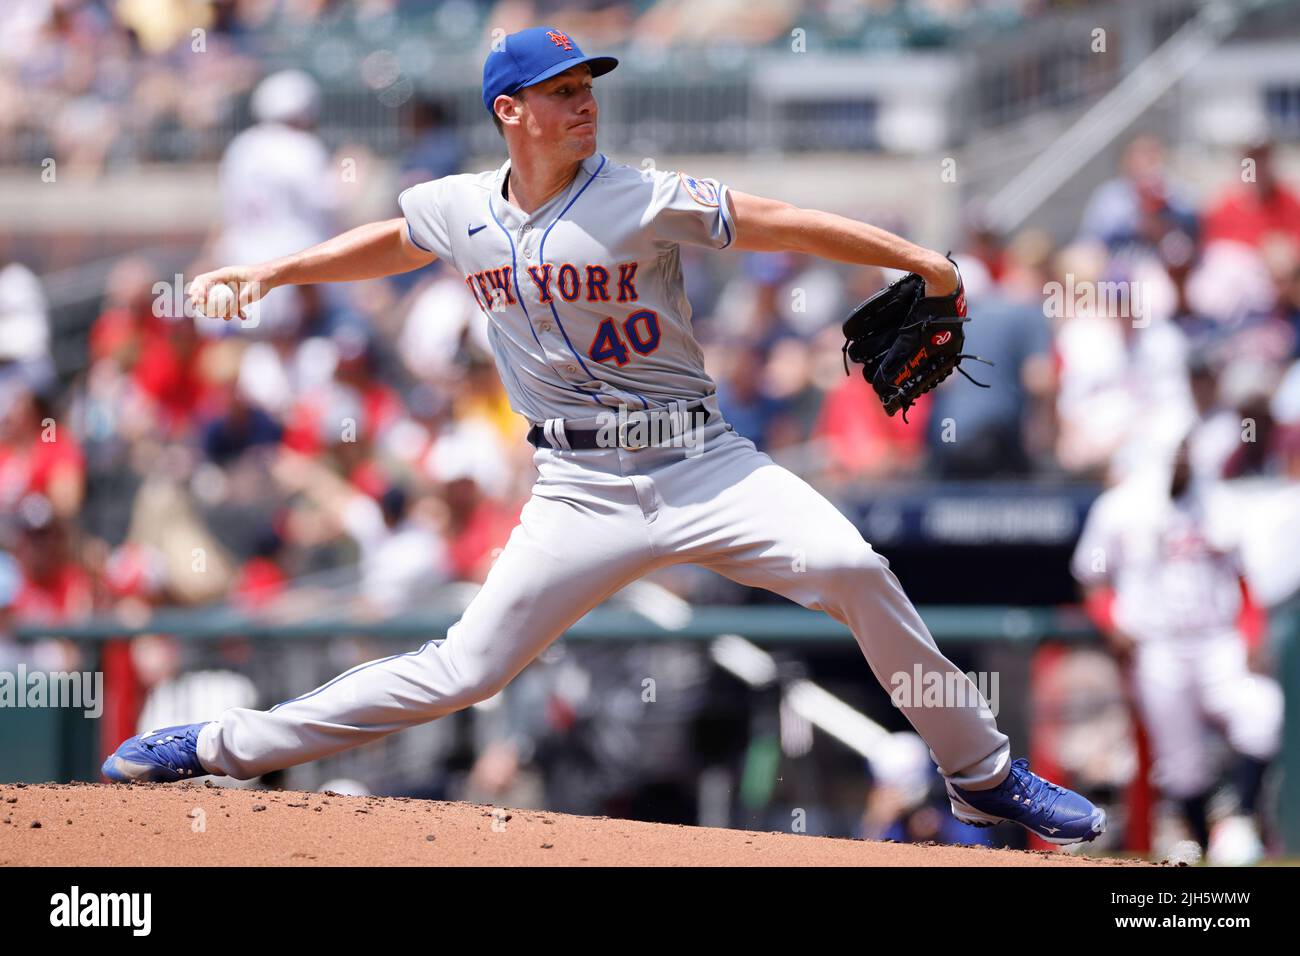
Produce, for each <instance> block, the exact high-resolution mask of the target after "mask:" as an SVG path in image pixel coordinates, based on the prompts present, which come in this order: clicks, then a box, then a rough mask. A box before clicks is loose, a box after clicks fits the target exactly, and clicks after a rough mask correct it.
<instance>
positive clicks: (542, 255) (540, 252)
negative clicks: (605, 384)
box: [537, 153, 650, 408]
mask: <svg viewBox="0 0 1300 956" xmlns="http://www.w3.org/2000/svg"><path fill="white" fill-rule="evenodd" d="M604 168H605V154H604V153H601V154H600V165H599V166H597V167H596V171H595V172H594V173H592V174H591V178H590V179H588V180H587V181H586V182H585V183H583V184H582V188H581V189H579V190H578V192H577V194H576V195H575V196H574V197H573V198H572V199H570V200H569V202H568V205H566V206H565V207H564V208H563V209H561V210H560V214H559V215H558V216H556V217H555V218H554V219H552V220H551V224H550V225H549V226H547V227H546V231H545V232H543V233H542V242H541V245H539V246H538V247H537V258H538V259H540V260H541V261H542V263H543V264H545V263H546V237H547V236H549V235H550V234H551V230H552V229H554V228H555V224H556V223H557V222H559V221H560V220H561V219H563V218H564V214H565V213H566V212H568V211H569V209H570V207H571V206H572V205H573V204H574V203H575V202H577V201H578V200H579V199H580V198H582V194H583V193H585V192H586V191H587V187H588V186H590V185H591V184H592V183H594V182H595V181H596V177H597V176H599V175H600V171H601V170H602V169H604ZM550 306H551V315H553V316H555V324H556V325H558V326H559V327H560V334H561V335H563V336H564V343H565V344H566V345H567V346H568V347H569V351H570V352H572V353H573V357H574V358H576V359H577V360H578V364H579V365H581V366H582V370H583V371H584V372H586V373H587V377H588V378H598V376H596V375H592V374H591V369H589V368H587V363H586V362H584V361H583V360H582V356H581V355H579V354H578V350H577V349H575V348H574V347H573V343H572V342H570V341H569V333H568V332H567V331H566V330H565V328H564V323H563V322H561V321H560V313H559V310H558V309H556V308H555V298H554V297H552V298H551V302H550ZM627 391H629V392H631V393H632V394H633V395H635V396H636V397H637V398H639V399H641V407H642V408H649V407H650V403H649V402H648V401H646V397H645V396H644V395H642V394H641V393H640V392H638V391H635V390H634V389H631V388H629V389H627Z"/></svg>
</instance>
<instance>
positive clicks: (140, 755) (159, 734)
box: [101, 724, 211, 783]
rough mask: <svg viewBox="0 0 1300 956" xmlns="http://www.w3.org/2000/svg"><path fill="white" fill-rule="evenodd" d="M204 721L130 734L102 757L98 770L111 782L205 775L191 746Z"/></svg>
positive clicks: (196, 742)
mask: <svg viewBox="0 0 1300 956" xmlns="http://www.w3.org/2000/svg"><path fill="white" fill-rule="evenodd" d="M203 727H204V724H181V725H180V726H179V727H164V728H163V729H162V730H151V731H149V733H147V734H140V735H139V736H138V737H131V738H130V739H128V740H126V741H124V742H123V744H122V746H120V747H118V748H117V750H116V751H114V752H113V753H112V754H110V755H109V757H108V759H107V760H105V761H104V766H103V768H102V770H101V772H102V773H103V774H104V776H105V777H107V778H108V779H109V780H111V781H112V782H113V783H143V782H152V783H174V782H175V781H177V780H191V779H193V778H194V777H203V776H206V775H207V774H208V773H210V772H211V771H208V770H205V769H203V765H202V764H201V763H199V755H198V753H197V751H196V750H195V748H196V747H197V746H198V742H199V731H200V730H201V729H202V728H203Z"/></svg>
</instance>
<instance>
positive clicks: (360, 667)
mask: <svg viewBox="0 0 1300 956" xmlns="http://www.w3.org/2000/svg"><path fill="white" fill-rule="evenodd" d="M432 643H434V642H433V641H431V640H430V641H425V642H424V643H423V644H421V645H420V646H419V647H418V648H417V649H416V650H413V651H406V652H405V653H404V654H394V655H393V656H392V657H381V658H380V659H379V660H377V661H370V662H369V663H368V664H359V665H358V666H356V667H354V668H352V670H350V671H345V672H343V673H342V674H340V675H339V676H338V677H335V678H334V679H333V680H330V681H327V682H326V683H324V684H321V685H320V686H319V687H317V688H316V689H315V690H314V691H312V692H311V693H309V694H303V695H302V696H301V697H292V698H290V699H289V700H282V701H280V703H278V704H276V705H275V707H272V708H271V709H270V710H269V711H267V713H274V712H275V710H276V708H278V707H283V706H284V705H285V704H294V703H297V702H298V701H300V700H307V699H308V698H310V697H315V696H316V695H317V694H319V693H321V692H322V691H326V690H329V688H331V687H333V686H334V685H335V684H337V683H338V682H339V681H341V680H343V678H345V677H351V676H352V675H353V674H359V673H360V672H361V671H363V670H365V669H366V668H367V667H374V666H375V665H376V664H387V663H388V662H389V661H395V660H397V659H398V658H399V657H415V656H416V655H417V654H423V653H424V649H425V648H426V647H428V646H429V645H430V644H432Z"/></svg>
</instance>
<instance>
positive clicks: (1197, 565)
mask: <svg viewBox="0 0 1300 956" xmlns="http://www.w3.org/2000/svg"><path fill="white" fill-rule="evenodd" d="M1237 525H1238V522H1237V521H1236V514H1235V511H1234V509H1233V506H1232V503H1231V500H1230V499H1229V498H1227V497H1226V496H1225V495H1224V494H1223V491H1222V489H1221V488H1217V487H1215V486H1213V485H1211V484H1209V483H1202V482H1199V481H1194V482H1193V484H1192V486H1191V490H1190V491H1189V493H1188V494H1186V495H1185V496H1184V497H1183V498H1181V499H1177V500H1175V499H1173V498H1172V497H1171V496H1170V494H1169V479H1168V473H1167V472H1166V473H1164V474H1152V475H1146V476H1142V477H1135V478H1133V479H1131V480H1130V481H1127V482H1125V483H1122V484H1120V485H1117V486H1115V487H1114V488H1111V489H1110V490H1108V491H1106V492H1105V493H1104V494H1102V495H1101V497H1099V498H1098V499H1097V501H1096V502H1095V503H1094V504H1093V506H1092V510H1091V511H1090V512H1089V514H1088V520H1087V522H1086V523H1085V526H1084V530H1083V534H1082V535H1081V537H1080V539H1079V543H1078V546H1077V548H1076V550H1075V553H1074V559H1073V562H1072V567H1073V571H1074V575H1075V577H1076V578H1077V579H1078V580H1079V581H1081V582H1082V583H1084V584H1085V585H1089V586H1098V585H1107V584H1108V585H1110V586H1111V587H1113V588H1114V591H1115V603H1114V611H1113V613H1114V621H1115V626H1116V627H1118V628H1119V629H1120V630H1122V631H1123V632H1124V633H1126V634H1128V635H1130V636H1131V637H1132V638H1133V640H1134V642H1135V643H1136V645H1137V646H1136V650H1135V659H1134V668H1133V683H1134V691H1135V694H1136V697H1137V701H1138V708H1139V710H1140V712H1141V714H1142V720H1143V723H1144V725H1145V726H1146V728H1147V732H1148V735H1149V736H1150V739H1151V749H1152V753H1153V766H1152V775H1153V778H1154V780H1153V782H1154V783H1155V784H1156V786H1158V787H1159V788H1160V789H1161V790H1162V791H1163V792H1165V793H1167V794H1168V795H1170V796H1171V797H1175V798H1186V797H1195V796H1199V795H1200V794H1203V793H1204V792H1205V791H1206V790H1207V789H1209V787H1210V786H1211V785H1212V784H1213V783H1214V780H1215V773H1214V768H1213V767H1212V766H1211V760H1210V756H1209V753H1208V751H1207V747H1206V732H1207V726H1206V723H1207V721H1208V722H1209V723H1212V724H1214V725H1217V726H1218V727H1219V728H1220V729H1221V730H1222V731H1223V732H1224V734H1225V736H1226V737H1227V740H1228V743H1229V745H1230V746H1231V747H1232V748H1233V749H1234V750H1235V751H1237V752H1238V753H1240V754H1244V755H1246V756H1249V757H1254V758H1256V759H1258V760H1268V759H1271V758H1272V757H1273V756H1274V755H1275V754H1276V753H1277V751H1278V748H1279V746H1280V744H1281V733H1282V691H1281V689H1280V688H1279V687H1278V685H1277V683H1276V682H1275V681H1273V680H1272V679H1271V678H1269V677H1267V676H1264V675H1261V674H1254V673H1252V672H1251V671H1250V670H1249V668H1248V667H1247V665H1246V646H1245V643H1244V641H1243V639H1242V636H1241V634H1240V633H1239V632H1238V630H1237V616H1238V614H1239V613H1240V611H1241V601H1242V598H1241V588H1240V584H1239V578H1240V575H1241V565H1240V560H1239V556H1238V546H1237V534H1236V531H1235V528H1236V527H1237Z"/></svg>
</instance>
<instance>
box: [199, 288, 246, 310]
mask: <svg viewBox="0 0 1300 956" xmlns="http://www.w3.org/2000/svg"><path fill="white" fill-rule="evenodd" d="M238 312H239V309H238V301H237V299H236V296H235V290H234V289H232V288H230V286H228V285H226V284H225V283H223V282H218V283H217V284H216V285H214V286H213V287H212V288H210V289H209V290H208V297H207V299H205V300H204V302H203V313H204V314H205V315H207V316H210V317H211V318H214V319H229V318H234V317H235V316H236V315H238Z"/></svg>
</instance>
